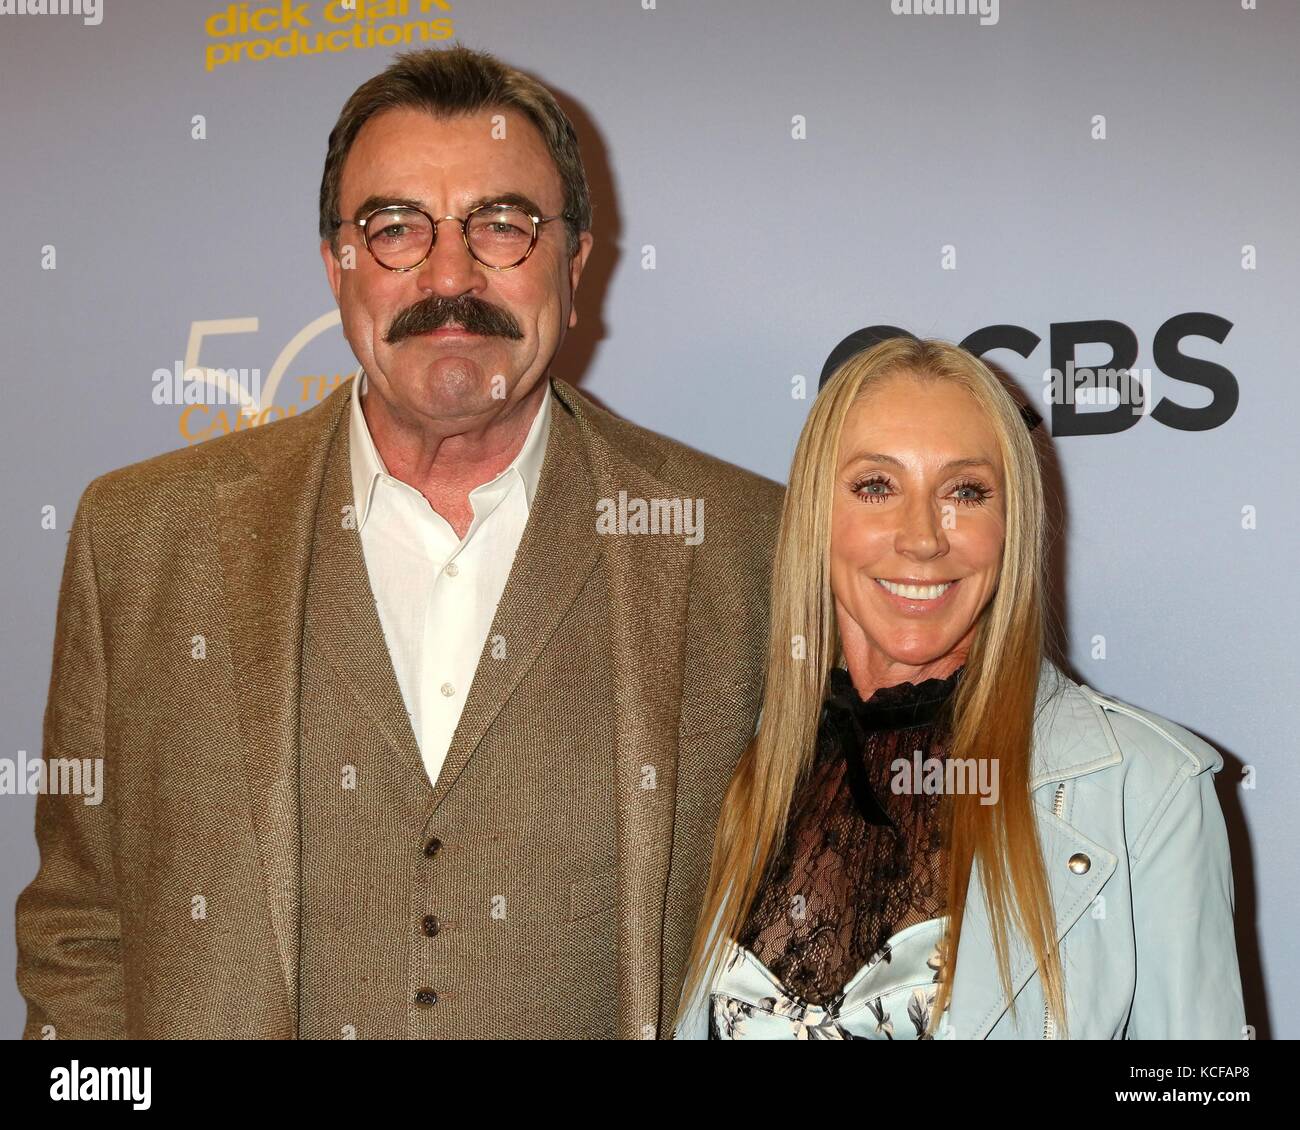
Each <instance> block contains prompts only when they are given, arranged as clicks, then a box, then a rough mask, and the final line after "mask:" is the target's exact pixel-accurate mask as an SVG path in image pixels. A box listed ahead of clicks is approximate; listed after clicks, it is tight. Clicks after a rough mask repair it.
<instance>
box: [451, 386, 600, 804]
mask: <svg viewBox="0 0 1300 1130" xmlns="http://www.w3.org/2000/svg"><path fill="white" fill-rule="evenodd" d="M552 408H553V409H554V410H553V411H552V413H551V430H550V435H549V436H548V437H547V441H546V455H545V457H544V458H543V460H542V473H541V476H540V478H539V479H538V481H537V495H536V497H535V498H534V499H533V505H532V507H531V509H530V511H529V514H528V522H527V524H526V525H525V527H524V535H523V538H522V539H521V540H520V542H519V548H518V549H517V550H516V552H515V559H514V563H513V564H512V565H511V567H510V576H509V578H508V579H507V580H506V587H505V589H504V590H503V591H502V593H501V600H500V601H499V603H498V604H497V610H496V614H495V615H494V616H493V618H492V627H491V628H490V629H489V630H488V638H487V640H486V641H485V642H484V645H483V651H482V652H481V654H480V655H479V661H478V669H477V670H476V671H475V673H474V681H473V682H472V683H471V685H470V689H469V696H468V697H467V698H466V700H465V708H464V710H463V711H462V712H461V716H460V722H459V723H458V724H457V726H456V732H455V734H453V735H452V740H451V746H450V747H449V748H448V750H447V758H446V761H445V763H444V764H443V768H442V772H441V773H439V774H438V781H437V783H436V785H435V786H434V789H433V796H432V800H431V804H432V809H431V811H436V810H437V808H438V806H439V805H441V804H442V802H443V800H445V799H446V796H447V794H448V793H449V792H450V791H451V789H452V787H453V786H454V785H455V783H456V779H457V778H458V777H459V776H460V774H461V773H462V772H463V771H464V769H465V766H466V765H467V764H468V763H469V760H470V758H471V757H472V756H473V754H474V751H475V750H476V749H477V748H478V746H479V743H480V742H482V740H483V737H484V735H485V734H486V733H487V731H488V728H489V727H490V726H491V725H492V723H493V722H494V721H496V718H497V715H498V714H500V713H501V710H502V708H503V707H504V706H505V704H506V702H507V701H509V699H510V696H511V695H513V694H514V693H515V690H516V689H517V688H518V686H519V684H520V682H521V681H522V680H523V677H524V675H525V674H527V673H528V671H529V670H530V669H531V668H532V666H533V665H534V664H535V663H536V662H537V659H538V657H539V656H540V655H541V654H542V652H543V650H544V649H545V648H546V645H547V643H548V642H549V641H550V638H551V636H552V635H554V634H555V629H556V628H558V627H559V625H560V621H561V620H563V619H564V615H565V613H566V612H568V610H569V608H570V607H571V606H572V605H573V602H574V601H575V600H576V599H577V598H578V594H579V593H580V592H581V591H582V588H583V585H585V584H586V582H587V577H588V576H589V575H590V574H591V571H592V569H593V568H595V565H596V562H597V560H598V559H599V547H598V546H597V544H596V534H595V525H596V520H595V514H596V503H595V494H594V491H593V487H592V481H591V472H590V470H589V469H588V467H587V463H586V459H585V457H584V455H583V451H582V438H581V436H580V435H579V433H578V427H577V424H576V423H575V422H574V420H573V418H572V416H571V415H570V414H569V413H568V412H567V411H566V410H565V408H564V407H563V405H562V404H552ZM498 644H500V645H502V646H498Z"/></svg>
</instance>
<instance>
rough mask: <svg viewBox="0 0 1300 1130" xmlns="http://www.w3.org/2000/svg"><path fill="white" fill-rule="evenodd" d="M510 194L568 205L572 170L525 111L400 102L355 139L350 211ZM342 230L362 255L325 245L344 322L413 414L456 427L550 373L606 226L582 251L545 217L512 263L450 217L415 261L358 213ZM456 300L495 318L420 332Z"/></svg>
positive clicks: (393, 398) (449, 211) (555, 206)
mask: <svg viewBox="0 0 1300 1130" xmlns="http://www.w3.org/2000/svg"><path fill="white" fill-rule="evenodd" d="M498 115H500V116H501V117H503V118H504V137H502V136H500V134H501V133H502V128H501V125H500V123H499V122H498V124H497V127H496V129H495V131H494V127H493V118H494V117H496V116H498ZM494 132H495V134H496V135H497V136H494ZM500 197H508V198H511V202H514V203H523V202H525V201H527V202H531V206H530V207H528V208H527V210H528V211H530V212H532V213H533V214H534V215H538V216H556V215H559V213H561V212H562V211H563V210H564V189H563V182H562V181H561V179H560V174H559V172H558V170H557V169H556V167H555V164H554V162H553V161H552V160H551V157H550V154H549V153H548V152H547V150H546V145H545V143H544V142H543V140H542V137H541V134H540V133H539V132H538V131H537V129H536V127H534V126H533V125H532V123H531V122H529V121H528V120H527V119H526V118H525V117H523V116H522V115H520V114H518V113H515V112H513V111H510V110H500V111H492V110H489V111H484V112H483V113H480V114H474V115H462V116H459V117H454V118H448V119H445V120H440V119H438V118H435V117H433V116H432V115H430V114H427V113H424V112H423V111H419V110H408V109H398V110H386V111H384V112H382V113H380V114H377V115H376V116H375V117H373V118H371V119H370V120H369V121H368V122H367V123H366V124H365V125H364V126H363V127H362V129H361V131H360V133H358V135H357V137H356V140H355V142H354V143H353V145H352V148H351V150H350V151H349V153H348V156H347V160H346V161H345V163H344V166H343V176H342V181H341V185H340V193H339V213H338V214H339V215H340V216H341V217H342V218H343V219H345V220H359V219H361V218H362V217H363V215H364V214H365V213H366V212H368V211H370V210H371V209H373V208H376V207H381V206H383V205H386V204H389V203H397V202H405V203H410V204H418V205H419V206H420V207H421V208H423V209H424V211H425V212H427V213H428V214H429V215H430V216H432V217H433V218H434V219H435V220H436V219H437V218H438V217H440V216H458V217H464V216H465V214H466V213H467V212H468V211H469V210H470V208H472V207H474V206H475V205H476V204H479V203H483V202H486V201H490V200H496V199H498V198H500ZM337 242H338V244H339V251H340V254H343V253H344V252H345V250H346V248H347V247H348V246H349V245H351V246H352V247H353V248H355V251H354V253H353V262H354V264H355V265H354V266H353V267H352V268H351V269H347V268H345V267H343V266H342V265H341V263H340V261H339V259H337V258H335V256H334V253H333V252H332V250H331V248H330V245H329V243H328V242H323V243H322V244H321V255H322V258H323V259H324V261H325V269H326V273H327V274H328V276H329V281H330V289H331V290H333V292H334V297H335V299H336V300H337V302H338V304H339V309H340V311H341V313H342V318H343V332H344V334H345V335H346V337H347V339H348V343H349V344H350V345H351V346H352V350H353V352H354V353H355V354H356V356H357V359H358V360H359V361H360V362H361V364H362V366H363V368H364V369H365V371H366V374H367V376H368V377H369V379H370V381H371V383H372V385H373V386H374V387H375V388H376V389H377V391H378V393H379V395H380V396H381V397H382V398H383V400H384V401H385V402H386V404H387V405H388V406H389V408H390V410H391V411H392V412H393V413H394V414H395V415H396V416H398V417H401V418H402V419H404V420H405V421H406V422H407V423H409V424H412V425H414V426H418V427H424V428H430V427H431V428H432V429H433V430H434V431H436V432H438V433H440V434H443V435H453V434H457V433H460V432H464V431H469V430H473V429H477V428H481V427H484V426H486V425H487V424H489V423H491V421H492V420H493V419H494V418H496V417H497V416H499V415H500V414H501V413H502V412H503V411H507V410H508V409H509V408H511V407H513V406H515V405H517V404H518V403H519V402H520V401H521V400H523V399H524V398H525V397H526V396H527V395H528V393H529V391H530V390H532V389H534V388H536V386H537V383H538V382H539V381H540V380H542V379H544V378H545V376H546V373H547V370H548V368H549V366H550V362H551V358H552V357H553V356H554V355H555V353H556V351H557V350H558V349H559V347H560V342H561V341H562V340H563V338H564V332H565V329H566V327H571V326H575V325H577V314H576V313H575V311H574V309H573V296H574V292H575V291H576V289H577V286H578V279H579V276H580V275H581V273H582V268H583V266H584V265H585V263H586V261H587V255H588V254H589V253H590V251H591V243H592V237H591V235H590V233H588V232H583V233H582V234H581V236H580V241H579V247H578V251H577V252H576V254H575V255H574V256H573V258H572V259H570V258H569V256H568V254H567V250H566V248H567V232H566V228H565V223H564V221H563V220H556V221H554V222H552V223H548V224H542V225H540V227H539V229H538V237H537V245H536V247H534V248H533V252H532V254H531V255H530V256H529V257H528V259H527V260H526V261H525V262H524V263H522V264H521V265H520V266H518V267H515V268H514V269H513V270H508V271H494V270H492V269H491V268H489V267H485V266H483V265H482V264H480V263H478V262H477V261H476V260H475V259H474V258H473V256H471V255H470V253H469V250H468V248H466V246H465V242H464V239H463V238H462V235H461V231H460V229H459V228H458V226H457V225H456V224H455V223H453V222H450V221H447V222H443V223H440V224H438V231H437V238H436V240H435V241H434V246H433V250H432V251H431V252H430V253H429V258H428V259H427V260H426V261H425V262H424V264H423V265H422V266H420V267H417V268H416V269H414V270H410V271H404V272H397V271H390V270H387V269H385V268H384V267H381V266H380V265H379V264H378V263H377V262H376V261H375V259H374V257H373V256H372V255H371V254H370V252H369V251H367V250H366V248H365V244H364V242H363V240H362V237H361V230H360V229H359V228H357V227H356V226H354V225H353V224H347V223H345V224H343V226H342V227H341V228H340V229H339V233H338V239H337ZM450 303H459V304H461V305H460V310H461V312H462V316H463V318H464V320H468V321H471V322H473V321H477V322H478V323H479V329H480V331H482V332H476V333H470V332H466V330H465V329H463V328H459V329H458V328H456V324H457V322H459V321H460V320H461V319H460V318H454V317H453V318H451V319H450V323H449V324H446V325H444V326H443V327H442V328H439V329H437V330H435V331H433V332H418V331H419V330H420V328H421V323H424V324H425V325H427V324H428V323H430V322H444V323H445V322H448V318H447V314H448V309H447V307H448V304H450ZM439 311H441V314H439ZM476 312H477V314H478V315H479V316H478V317H475V316H474V315H475V314H476ZM399 316H401V319H400V320H399ZM395 323H396V325H395ZM412 329H414V330H415V331H417V332H410V331H411V330H412Z"/></svg>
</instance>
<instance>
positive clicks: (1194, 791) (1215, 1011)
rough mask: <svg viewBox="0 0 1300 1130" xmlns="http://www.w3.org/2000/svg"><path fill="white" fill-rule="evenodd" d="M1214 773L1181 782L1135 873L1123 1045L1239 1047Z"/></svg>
mask: <svg viewBox="0 0 1300 1130" xmlns="http://www.w3.org/2000/svg"><path fill="white" fill-rule="evenodd" d="M1204 750H1205V753H1206V755H1207V757H1208V759H1209V760H1210V768H1207V769H1203V770H1201V771H1200V772H1193V773H1181V774H1180V777H1179V779H1178V781H1177V783H1176V784H1175V785H1174V786H1173V787H1172V797H1171V799H1170V801H1169V804H1168V805H1167V807H1166V808H1165V809H1164V811H1163V812H1160V813H1158V814H1157V815H1155V816H1154V817H1152V821H1151V825H1150V830H1149V832H1144V833H1143V834H1142V835H1141V837H1140V839H1139V843H1138V845H1135V848H1140V855H1139V858H1138V859H1137V860H1135V861H1134V862H1133V864H1132V884H1133V930H1134V935H1135V941H1136V951H1137V959H1136V966H1137V968H1136V982H1135V991H1134V999H1133V1007H1132V1011H1131V1013H1130V1018H1129V1024H1128V1030H1127V1033H1126V1038H1127V1039H1130V1040H1179V1039H1218V1040H1239V1039H1241V1038H1242V1036H1243V1028H1244V1026H1245V1023H1246V1017H1245V1008H1244V1005H1243V1003H1242V995H1241V975H1240V971H1239V969H1238V964H1237V945H1236V939H1235V936H1234V930H1233V901H1234V900H1233V881H1232V868H1231V862H1230V858H1229V852H1228V834H1227V828H1226V827H1225V825H1224V821H1223V811H1222V809H1221V808H1220V807H1219V800H1218V797H1217V796H1216V795H1215V792H1214V775H1215V773H1216V772H1217V771H1218V770H1219V769H1220V768H1221V767H1222V765H1223V759H1222V757H1221V755H1219V753H1218V752H1217V751H1215V750H1213V748H1212V747H1210V746H1209V745H1208V744H1205V745H1204Z"/></svg>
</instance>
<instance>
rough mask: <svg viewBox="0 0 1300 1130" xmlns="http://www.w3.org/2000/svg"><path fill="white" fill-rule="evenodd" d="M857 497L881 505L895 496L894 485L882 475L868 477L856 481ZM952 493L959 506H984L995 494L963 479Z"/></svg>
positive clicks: (854, 491)
mask: <svg viewBox="0 0 1300 1130" xmlns="http://www.w3.org/2000/svg"><path fill="white" fill-rule="evenodd" d="M874 487H883V488H884V489H883V490H874V489H871V488H874ZM850 489H851V490H852V491H853V493H854V494H855V495H857V496H858V498H860V499H861V500H862V501H863V502H866V503H872V504H874V503H879V502H883V501H884V500H885V499H887V498H889V496H890V495H891V494H893V493H894V492H893V483H892V482H890V480H889V478H888V477H887V476H885V475H882V474H879V473H877V474H873V475H867V476H865V477H863V478H861V479H858V480H856V481H855V482H854V483H853V486H852V487H851V488H850ZM952 493H953V494H954V495H957V496H958V497H957V500H956V501H957V504H958V505H959V506H983V505H984V504H985V503H986V502H987V501H988V500H989V497H990V496H991V495H992V494H993V492H992V491H991V490H990V489H989V488H988V487H986V486H985V485H984V484H983V483H981V482H978V481H977V480H975V479H963V480H962V481H961V482H959V483H956V484H954V486H953V488H952Z"/></svg>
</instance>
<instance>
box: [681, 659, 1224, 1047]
mask: <svg viewBox="0 0 1300 1130" xmlns="http://www.w3.org/2000/svg"><path fill="white" fill-rule="evenodd" d="M1032 764H1033V777H1032V779H1031V789H1032V792H1033V800H1034V804H1035V805H1036V807H1037V810H1038V835H1039V841H1040V844H1041V846H1042V849H1043V858H1044V860H1045V862H1046V865H1047V875H1048V880H1049V883H1050V886H1051V892H1052V903H1053V905H1054V906H1055V908H1056V936H1057V952H1058V953H1059V954H1060V955H1061V961H1062V964H1063V967H1064V972H1065V989H1066V1008H1067V1017H1068V1024H1069V1031H1068V1033H1062V1032H1060V1031H1059V1030H1057V1029H1056V1028H1055V1027H1054V1026H1053V1025H1051V1024H1049V1023H1047V1019H1046V1009H1045V1007H1044V1000H1043V991H1042V984H1041V982H1040V980H1039V977H1038V973H1037V970H1036V968H1035V967H1034V963H1033V959H1032V956H1031V954H1030V953H1029V951H1028V949H1027V947H1026V946H1025V945H1024V943H1023V941H1022V939H1021V938H1020V937H1019V936H1018V935H1016V934H1013V935H1012V938H1011V950H1010V958H1011V973H1012V987H1013V989H1014V994H1013V995H1014V1008H1012V1007H1010V1006H1009V1002H1008V1000H1007V998H1006V996H1005V994H1004V993H1003V992H1002V990H1001V988H1000V986H999V981H998V976H997V965H996V962H995V960H994V956H993V945H992V938H991V935H990V932H989V922H988V916H987V912H986V909H985V906H984V888H983V885H982V884H981V882H980V874H979V868H978V867H977V868H976V869H975V872H974V874H973V875H972V877H971V884H970V893H969V896H968V899H967V909H966V915H965V920H964V923H963V925H962V935H961V942H960V945H959V948H958V952H957V973H956V978H955V980H954V983H953V994H952V1003H951V1005H950V1008H949V1013H948V1022H949V1030H950V1033H951V1038H954V1039H974V1040H983V1039H995V1040H996V1039H1018V1040H1024V1039H1029V1040H1038V1039H1053V1038H1060V1037H1061V1036H1062V1035H1066V1034H1068V1036H1069V1037H1070V1038H1072V1039H1103V1040H1109V1039H1129V1040H1163V1039H1229V1040H1235V1039H1242V1038H1244V1036H1245V1035H1246V1027H1245V1025H1246V1018H1245V1010H1244V1007H1243V1004H1242V997H1241V978H1240V973H1239V971H1238V967H1237V949H1236V943H1235V940H1234V935H1233V922H1232V911H1233V882H1232V871H1231V868H1230V864H1229V857H1228V837H1227V831H1226V829H1225V827H1224V822H1223V813H1222V810H1221V809H1220V807H1219V801H1218V798H1217V797H1216V795H1215V792H1214V774H1215V773H1217V772H1218V771H1219V770H1220V769H1222V768H1223V757H1222V755H1220V754H1219V753H1218V751H1217V750H1215V749H1214V748H1213V747H1212V746H1210V745H1209V744H1208V743H1207V742H1205V741H1202V740H1201V739H1200V738H1198V737H1196V736H1195V735H1194V734H1191V733H1189V732H1188V731H1187V730H1184V729H1183V728H1182V727H1181V726H1178V725H1176V724H1175V723H1173V722H1170V721H1168V720H1167V719H1165V718H1161V717H1159V716H1158V715H1155V714H1151V713H1148V712H1147V711H1145V710H1139V709H1138V708H1137V707H1135V706H1130V705H1128V704H1127V703H1124V702H1121V701H1119V700H1117V699H1113V698H1108V697H1107V696H1106V695H1103V694H1099V693H1098V692H1097V691H1094V690H1092V689H1090V688H1089V687H1086V686H1082V685H1080V684H1078V683H1076V682H1074V681H1073V680H1072V679H1070V678H1069V677H1068V676H1067V675H1065V674H1064V673H1063V672H1062V671H1061V670H1060V669H1059V668H1058V667H1056V666H1055V665H1054V664H1053V663H1051V662H1050V661H1048V660H1044V661H1043V663H1042V667H1041V670H1040V676H1039V688H1038V705H1037V710H1036V719H1035V723H1034V749H1033V761H1032ZM714 925H715V928H716V921H715V924H714ZM674 1035H675V1038H677V1039H704V1038H706V1037H707V1035H708V997H707V988H706V989H705V990H702V991H701V992H700V993H698V994H697V995H696V996H695V998H694V999H693V1000H692V1001H691V1002H689V1005H688V1006H687V1007H685V1008H684V1009H683V1010H682V1012H681V1014H680V1016H679V1022H678V1025H677V1029H676V1031H675V1033H674Z"/></svg>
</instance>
